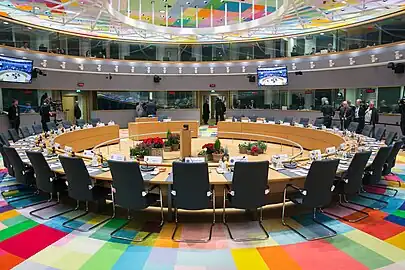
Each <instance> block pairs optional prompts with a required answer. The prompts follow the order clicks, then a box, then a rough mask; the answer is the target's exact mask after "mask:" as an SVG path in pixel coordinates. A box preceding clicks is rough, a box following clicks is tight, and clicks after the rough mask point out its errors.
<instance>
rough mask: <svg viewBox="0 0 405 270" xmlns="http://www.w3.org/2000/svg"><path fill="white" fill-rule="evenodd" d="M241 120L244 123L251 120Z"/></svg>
mask: <svg viewBox="0 0 405 270" xmlns="http://www.w3.org/2000/svg"><path fill="white" fill-rule="evenodd" d="M241 122H242V123H249V120H248V119H242V120H241Z"/></svg>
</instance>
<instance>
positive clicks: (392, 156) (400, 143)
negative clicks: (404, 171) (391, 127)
mask: <svg viewBox="0 0 405 270" xmlns="http://www.w3.org/2000/svg"><path fill="white" fill-rule="evenodd" d="M403 145H404V142H403V141H402V140H399V141H396V142H395V143H394V145H393V146H392V150H391V152H390V154H389V155H388V158H387V160H386V161H385V163H386V167H387V168H386V173H391V169H392V168H393V167H394V166H395V160H396V158H397V155H398V153H399V150H401V148H402V146H403Z"/></svg>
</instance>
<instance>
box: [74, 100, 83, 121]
mask: <svg viewBox="0 0 405 270" xmlns="http://www.w3.org/2000/svg"><path fill="white" fill-rule="evenodd" d="M74 115H75V119H76V123H77V120H79V119H80V118H82V110H81V109H80V107H79V102H78V101H76V103H75V108H74Z"/></svg>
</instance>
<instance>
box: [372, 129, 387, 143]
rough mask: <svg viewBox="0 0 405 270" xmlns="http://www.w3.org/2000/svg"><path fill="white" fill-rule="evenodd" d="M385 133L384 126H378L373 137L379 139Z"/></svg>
mask: <svg viewBox="0 0 405 270" xmlns="http://www.w3.org/2000/svg"><path fill="white" fill-rule="evenodd" d="M384 134H385V128H378V129H377V131H376V132H375V134H374V136H373V138H374V139H376V140H377V141H381V140H382V138H383V137H384Z"/></svg>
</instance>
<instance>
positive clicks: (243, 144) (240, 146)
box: [239, 142, 249, 148]
mask: <svg viewBox="0 0 405 270" xmlns="http://www.w3.org/2000/svg"><path fill="white" fill-rule="evenodd" d="M239 148H249V144H248V143H247V142H243V143H240V144H239Z"/></svg>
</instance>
